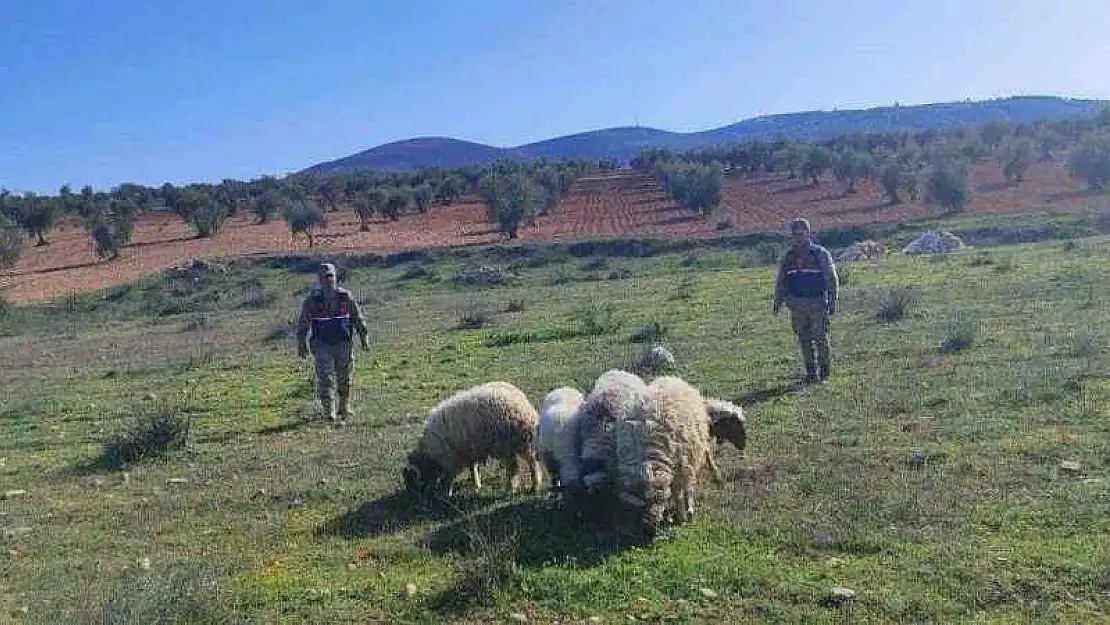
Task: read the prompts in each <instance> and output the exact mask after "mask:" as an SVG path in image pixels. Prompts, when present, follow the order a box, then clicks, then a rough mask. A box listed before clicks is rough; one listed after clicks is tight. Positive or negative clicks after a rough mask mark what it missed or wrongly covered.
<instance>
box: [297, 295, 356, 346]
mask: <svg viewBox="0 0 1110 625" xmlns="http://www.w3.org/2000/svg"><path fill="white" fill-rule="evenodd" d="M335 299H336V305H335V310H334V311H332V310H328V300H327V298H326V297H324V293H323V291H317V292H316V293H315V294H313V296H312V303H311V304H310V305H309V309H308V310H309V315H308V318H309V321H310V322H311V323H312V338H313V340H316V341H320V342H321V343H324V344H327V345H335V344H337V343H344V342H349V341H350V340H351V298H350V294H348V293H347V292H346V291H336V294H335Z"/></svg>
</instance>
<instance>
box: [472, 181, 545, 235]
mask: <svg viewBox="0 0 1110 625" xmlns="http://www.w3.org/2000/svg"><path fill="white" fill-rule="evenodd" d="M506 170H508V171H506ZM482 197H483V199H485V202H486V206H487V208H488V211H489V216H490V219H492V220H493V221H494V222H496V223H497V227H498V229H499V230H500V231H501V232H502V233H504V234H506V235H508V237H509V238H510V239H515V238H517V236H518V234H519V231H520V225H521V224H522V223H523V222H524V220H525V218H530V217H534V216H535V215H536V213H537V211H538V209H539V202H540V197H539V193H538V192H537V190H536V187H535V186H534V185H533V184H532V182H531V181H530V180H529V179H528V177H527V176H525V175H524V174H523V173H521V172H516V171H512V170H511V169H509V168H504V167H502V170H501V171H499V170H498V169H497V168H492V169H491V170H490V171H489V172H488V173H487V174H486V176H485V178H483V179H482Z"/></svg>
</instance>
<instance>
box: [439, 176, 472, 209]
mask: <svg viewBox="0 0 1110 625" xmlns="http://www.w3.org/2000/svg"><path fill="white" fill-rule="evenodd" d="M465 187H466V180H464V179H463V178H462V176H460V175H458V174H447V175H446V176H444V177H443V180H441V181H440V183H439V188H438V190H437V195H439V198H440V199H441V200H443V201H444V202H446V203H447V204H451V203H453V202H457V201H458V200H459V198H460V197H462V193H463V189H464V188H465Z"/></svg>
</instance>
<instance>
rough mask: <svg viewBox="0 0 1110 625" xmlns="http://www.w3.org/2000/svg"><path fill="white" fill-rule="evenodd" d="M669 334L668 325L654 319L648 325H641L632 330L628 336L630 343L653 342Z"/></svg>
mask: <svg viewBox="0 0 1110 625" xmlns="http://www.w3.org/2000/svg"><path fill="white" fill-rule="evenodd" d="M666 335H667V327H666V326H664V325H662V324H661V323H659V322H658V321H652V322H651V323H649V324H648V325H646V326H640V327H638V328H636V329H635V330H633V331H632V334H631V335H630V336H629V337H628V341H629V342H630V343H653V342H655V341H658V340H660V339H662V338H663V337H664V336H666Z"/></svg>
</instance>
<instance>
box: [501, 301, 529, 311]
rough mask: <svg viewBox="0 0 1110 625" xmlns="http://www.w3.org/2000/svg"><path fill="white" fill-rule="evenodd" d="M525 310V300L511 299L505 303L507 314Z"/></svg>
mask: <svg viewBox="0 0 1110 625" xmlns="http://www.w3.org/2000/svg"><path fill="white" fill-rule="evenodd" d="M523 310H524V300H522V299H511V300H509V301H508V302H506V303H505V312H507V313H515V312H522V311H523Z"/></svg>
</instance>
